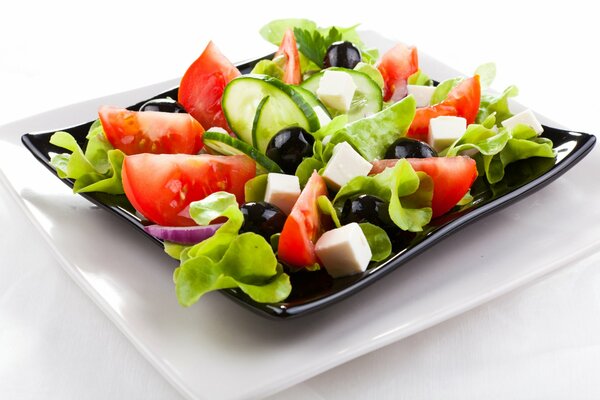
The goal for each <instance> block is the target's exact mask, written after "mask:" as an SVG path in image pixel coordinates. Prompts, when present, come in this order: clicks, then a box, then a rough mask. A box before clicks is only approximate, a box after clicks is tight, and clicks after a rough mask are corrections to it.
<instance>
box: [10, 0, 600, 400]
mask: <svg viewBox="0 0 600 400" xmlns="http://www.w3.org/2000/svg"><path fill="white" fill-rule="evenodd" d="M588 3H589V4H588ZM292 16H293V17H308V18H311V19H314V20H316V21H317V22H318V23H319V24H320V25H330V24H338V25H351V24H354V23H357V22H361V23H362V25H363V26H364V27H365V28H368V29H374V30H377V31H379V32H381V33H383V34H384V35H387V36H390V37H394V38H398V39H399V40H402V41H405V42H408V43H412V44H416V45H417V46H418V48H419V49H420V50H422V51H425V52H427V53H429V54H431V55H433V56H435V57H436V58H438V59H439V60H441V61H442V62H444V63H446V64H448V65H450V66H452V67H454V68H456V69H458V70H461V71H464V72H465V73H470V72H472V71H473V70H474V69H475V68H476V67H477V65H479V64H480V63H483V62H487V61H495V62H496V64H497V69H498V76H497V80H496V82H495V84H494V86H495V87H496V88H498V89H502V88H504V87H505V86H506V85H508V84H513V83H514V84H516V85H517V86H518V87H519V89H520V95H519V101H520V102H522V103H524V104H527V105H529V106H531V107H532V108H534V109H535V110H536V111H537V112H539V113H541V114H544V115H547V116H549V117H550V118H552V119H554V120H556V121H558V122H560V123H561V124H563V125H565V126H567V127H569V128H571V129H574V130H581V131H585V132H590V133H596V134H597V133H598V132H599V131H600V130H599V129H598V122H597V119H598V99H597V96H598V93H600V90H599V89H600V87H599V85H598V83H597V79H598V71H600V62H599V61H598V58H597V55H596V54H597V46H598V43H597V42H598V40H599V38H600V28H599V27H598V21H597V20H596V19H597V13H596V12H594V10H593V8H592V3H591V2H583V1H581V2H578V1H570V2H547V3H545V4H543V5H540V6H533V5H528V4H527V3H526V2H524V1H504V2H472V3H469V2H461V1H454V2H449V1H445V2H439V3H435V2H427V3H425V2H412V3H410V4H406V3H404V2H394V5H393V6H390V5H389V2H385V3H384V2H376V1H370V2H364V1H362V2H343V3H341V2H340V3H333V2H331V3H326V2H324V1H319V2H312V1H303V2H302V3H296V4H292V3H291V2H289V3H284V2H282V1H278V2H250V1H248V2H244V3H239V4H238V3H235V2H227V3H225V2H221V3H217V4H211V5H207V4H202V3H201V2H199V1H196V2H170V3H169V5H167V2H149V1H147V2H139V3H137V2H124V1H112V0H110V1H102V2H95V3H92V2H77V3H75V2H73V3H70V2H66V1H52V2H42V1H26V0H22V1H19V2H13V3H11V4H10V6H8V5H6V4H3V5H2V6H0V125H2V124H4V123H8V122H11V121H15V120H18V119H20V118H24V117H27V116H31V115H34V114H36V113H39V112H43V111H47V110H51V109H53V108H57V107H60V106H64V105H68V104H72V103H76V102H79V101H82V100H86V99H91V98H95V97H99V96H103V95H108V94H111V93H115V92H121V91H126V90H130V89H134V88H137V87H140V86H145V85H148V84H152V83H155V82H160V81H164V80H167V79H171V78H176V77H178V76H181V75H182V74H183V72H185V69H186V68H187V66H188V65H189V64H190V63H191V62H192V61H193V60H194V59H195V58H196V57H197V56H198V55H199V53H200V52H201V50H202V49H203V48H204V46H205V44H206V42H207V41H208V40H210V39H212V40H213V41H215V42H216V44H217V45H218V46H219V47H220V49H221V50H222V51H223V53H225V54H226V55H228V56H229V57H230V58H231V59H232V61H241V60H243V59H246V58H251V57H253V56H255V55H257V54H262V53H265V52H267V51H270V50H272V48H271V47H270V45H269V44H268V43H266V42H264V41H263V40H262V39H261V37H260V36H259V35H258V29H259V28H260V27H261V26H262V25H263V24H264V23H266V22H268V21H269V20H271V19H274V18H283V17H292ZM595 151H596V150H595ZM597 184H598V183H597V182H590V185H597ZM599 200H600V199H599ZM12 204H13V200H12V199H10V198H9V196H8V194H7V193H6V192H5V191H4V189H2V190H1V191H0V206H2V207H0V251H1V253H0V398H3V399H4V398H6V399H37V398H48V399H78V398H86V399H106V398H111V399H135V398H140V399H141V398H144V399H178V398H180V397H179V394H178V393H177V392H176V391H175V390H174V389H173V388H172V387H171V386H170V385H169V384H168V383H167V382H166V381H165V380H164V379H163V378H162V377H161V376H160V375H159V374H158V373H157V372H156V371H155V370H154V369H153V368H152V367H151V366H150V364H149V363H147V362H146V360H145V359H144V358H143V357H142V356H141V355H139V354H138V353H137V351H136V350H135V349H134V348H133V346H132V345H131V344H130V343H129V342H128V341H127V339H126V338H125V337H124V336H123V335H122V334H121V333H120V332H119V331H118V330H117V329H116V328H115V327H114V326H113V325H112V323H111V322H110V321H109V320H108V319H107V318H106V317H105V316H104V315H103V314H102V313H101V311H100V310H99V309H97V308H96V306H95V305H94V304H93V303H92V302H91V301H90V300H89V299H88V298H87V297H86V295H85V294H84V293H83V292H82V291H81V290H80V289H79V288H78V287H77V286H76V285H75V284H74V283H73V282H72V281H71V280H70V279H69V277H68V276H67V275H66V274H65V273H64V272H63V270H62V269H61V267H60V266H59V264H58V262H57V261H55V260H54V259H53V256H52V254H51V253H50V251H49V248H48V246H47V245H46V244H45V243H44V242H43V241H42V240H41V237H40V235H39V234H38V233H37V231H36V230H35V229H34V228H33V226H32V225H31V224H30V223H29V222H28V221H26V219H25V218H24V216H23V215H22V214H21V213H20V211H19V210H18V209H17V208H16V207H14V206H13V207H12V208H11V205H12ZM575 212H577V213H580V212H582V213H585V209H582V210H565V214H566V215H568V213H575ZM562 223H565V222H564V221H548V229H552V230H555V231H556V234H557V235H560V233H561V224H562ZM567 240H570V238H565V241H567ZM24 242H26V243H27V245H23V243H24ZM490 245H494V244H490ZM598 261H600V256H598V255H594V256H591V257H590V258H589V259H586V260H581V261H580V262H578V263H576V264H574V265H572V266H569V267H566V268H563V269H562V270H560V271H558V272H556V273H554V274H552V275H550V276H547V277H546V278H544V279H543V280H540V281H538V282H536V283H534V284H531V285H528V286H526V287H524V288H522V289H519V290H517V291H515V292H513V293H510V294H508V295H506V296H503V297H502V298H500V299H497V300H495V301H493V302H491V303H488V304H487V305H485V306H481V307H479V308H477V309H475V310H472V311H470V312H468V313H465V314H463V315H461V316H459V317H456V318H454V319H452V320H450V321H447V322H445V323H442V324H440V325H438V326H436V327H433V328H430V329H428V330H427V331H424V332H421V333H419V334H416V335H414V336H412V337H410V338H407V339H405V340H403V341H401V342H398V343H395V344H393V345H390V346H388V347H385V348H383V349H381V350H379V351H376V352H374V353H371V354H369V355H366V356H363V357H361V358H359V359H356V360H354V361H351V362H349V363H347V364H345V365H342V366H340V367H337V368H335V369H333V370H331V371H329V372H326V373H324V374H322V375H320V376H317V377H315V378H313V379H311V380H309V381H306V382H304V383H302V384H300V385H298V386H296V387H293V388H291V389H289V390H287V391H286V392H282V393H280V394H279V395H276V396H274V397H273V399H290V398H298V399H300V398H302V399H305V398H308V399H348V398H373V399H381V398H389V399H396V398H407V399H435V398H443V399H481V398H486V399H490V398H492V399H506V398H511V399H562V398H575V399H595V398H600V380H598V379H597V375H598V374H597V371H598V370H599V369H600V272H599V271H600V270H599V269H598Z"/></svg>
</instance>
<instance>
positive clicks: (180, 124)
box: [98, 106, 204, 155]
mask: <svg viewBox="0 0 600 400" xmlns="http://www.w3.org/2000/svg"><path fill="white" fill-rule="evenodd" d="M98 115H99V117H100V121H101V123H102V128H103V129H104V133H105V134H106V138H107V139H108V141H109V142H110V144H111V145H112V146H113V147H114V148H116V149H119V150H121V151H122V152H123V153H125V154H129V155H130V154H139V153H155V154H159V153H169V154H172V153H186V154H196V153H198V152H199V151H200V149H202V146H203V143H202V135H203V134H204V128H203V127H202V125H200V124H199V123H198V121H196V120H195V119H194V118H192V117H191V116H190V115H189V114H185V113H165V112H157V111H143V112H139V111H131V110H127V109H125V108H119V107H112V106H102V107H100V109H99V111H98Z"/></svg>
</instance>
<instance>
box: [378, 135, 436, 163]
mask: <svg viewBox="0 0 600 400" xmlns="http://www.w3.org/2000/svg"><path fill="white" fill-rule="evenodd" d="M428 157H437V153H436V151H435V150H434V149H432V148H431V146H429V145H428V144H427V143H425V142H421V141H420V140H416V139H411V138H407V137H402V138H400V139H398V140H396V141H395V142H394V143H392V144H391V146H390V147H388V149H387V151H386V152H385V157H384V158H428Z"/></svg>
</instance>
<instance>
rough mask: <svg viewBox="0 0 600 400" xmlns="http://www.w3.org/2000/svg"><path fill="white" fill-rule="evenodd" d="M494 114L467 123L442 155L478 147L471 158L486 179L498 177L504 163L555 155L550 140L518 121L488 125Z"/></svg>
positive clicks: (499, 177)
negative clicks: (508, 126)
mask: <svg viewBox="0 0 600 400" xmlns="http://www.w3.org/2000/svg"><path fill="white" fill-rule="evenodd" d="M493 116H494V115H493V114H492V116H491V117H488V118H487V119H486V121H484V124H471V125H469V126H468V127H467V130H466V131H465V133H464V134H463V135H462V137H460V138H459V139H458V140H457V141H456V142H454V144H452V146H450V147H449V148H448V149H447V150H445V151H444V152H443V153H442V155H446V156H449V157H452V156H456V155H458V154H460V153H461V152H464V151H468V150H472V149H474V150H477V151H478V153H477V154H476V155H475V156H474V158H475V160H476V161H477V165H478V169H479V170H480V171H483V174H484V175H485V177H486V178H487V180H488V182H489V183H497V182H499V181H501V180H502V178H504V170H505V168H506V166H507V165H508V164H510V163H512V162H515V161H518V160H524V159H526V158H530V157H547V158H553V157H554V156H555V154H554V150H553V149H552V141H551V140H550V139H547V138H543V137H539V136H538V135H537V134H536V132H535V131H534V130H533V128H531V127H529V126H527V125H521V124H519V125H517V126H515V127H514V128H513V129H512V130H511V129H508V128H505V127H501V128H499V129H497V130H495V129H493V128H492V127H491V126H490V124H491V125H493V123H494V121H495V120H494V118H493ZM486 125H487V126H486Z"/></svg>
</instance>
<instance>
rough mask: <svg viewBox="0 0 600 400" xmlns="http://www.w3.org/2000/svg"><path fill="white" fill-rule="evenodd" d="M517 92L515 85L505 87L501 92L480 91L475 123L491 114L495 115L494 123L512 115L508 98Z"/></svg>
mask: <svg viewBox="0 0 600 400" xmlns="http://www.w3.org/2000/svg"><path fill="white" fill-rule="evenodd" d="M518 94H519V89H517V87H516V86H509V87H507V88H506V89H505V90H504V92H502V93H501V94H498V95H496V94H491V93H482V94H481V103H480V104H479V112H478V113H477V118H476V119H475V122H476V123H481V122H482V121H484V120H485V119H486V118H487V117H488V116H490V115H491V114H494V113H495V115H496V124H497V125H498V126H500V123H501V122H502V121H504V120H505V119H508V118H510V117H512V115H513V114H512V113H511V112H510V108H509V103H508V101H509V99H510V98H511V97H515V96H516V95H518Z"/></svg>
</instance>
